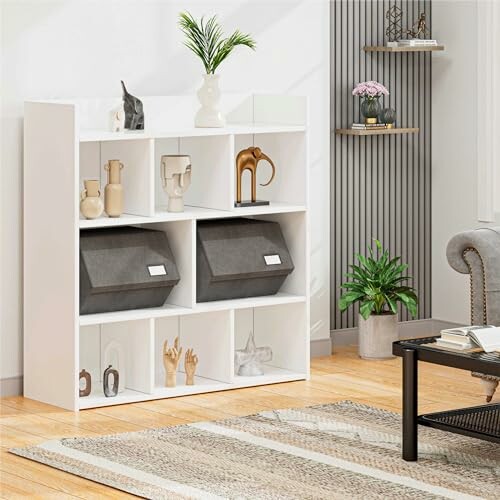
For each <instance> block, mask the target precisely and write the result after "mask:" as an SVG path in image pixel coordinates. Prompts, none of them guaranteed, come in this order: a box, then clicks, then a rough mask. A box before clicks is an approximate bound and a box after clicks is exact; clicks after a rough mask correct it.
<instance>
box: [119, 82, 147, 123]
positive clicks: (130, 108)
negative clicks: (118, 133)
mask: <svg viewBox="0 0 500 500" xmlns="http://www.w3.org/2000/svg"><path fill="white" fill-rule="evenodd" d="M121 83H122V90H123V109H124V111H125V128H126V129H127V130H144V109H143V106H142V101H141V100H140V99H138V98H137V97H135V96H133V95H132V94H129V93H128V91H127V89H126V87H125V84H124V83H123V80H121Z"/></svg>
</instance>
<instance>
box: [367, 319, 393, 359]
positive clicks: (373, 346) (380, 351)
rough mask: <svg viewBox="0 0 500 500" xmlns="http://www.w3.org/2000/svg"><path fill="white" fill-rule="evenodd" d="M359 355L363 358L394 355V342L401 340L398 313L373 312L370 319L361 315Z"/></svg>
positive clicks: (382, 357)
mask: <svg viewBox="0 0 500 500" xmlns="http://www.w3.org/2000/svg"><path fill="white" fill-rule="evenodd" d="M358 332H359V347H358V348H359V356H360V357H361V358H363V359H387V358H392V357H394V356H393V355H392V343H393V342H396V341H397V340H399V334H398V315H397V314H372V315H371V316H370V317H369V318H368V319H366V320H365V319H363V317H362V316H361V315H359V322H358Z"/></svg>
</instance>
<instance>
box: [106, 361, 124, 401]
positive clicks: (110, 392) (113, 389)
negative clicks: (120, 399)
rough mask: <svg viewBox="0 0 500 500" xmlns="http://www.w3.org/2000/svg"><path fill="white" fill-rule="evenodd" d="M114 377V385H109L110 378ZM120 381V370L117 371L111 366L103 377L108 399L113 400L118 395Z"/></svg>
mask: <svg viewBox="0 0 500 500" xmlns="http://www.w3.org/2000/svg"><path fill="white" fill-rule="evenodd" d="M111 376H112V377H113V385H112V386H110V385H109V379H110V377H111ZM119 381H120V375H119V374H118V370H115V369H114V368H113V366H112V365H109V366H108V367H107V368H106V369H105V370H104V374H103V376H102V390H103V392H104V395H105V396H106V397H107V398H113V397H115V396H116V395H117V394H118V384H119Z"/></svg>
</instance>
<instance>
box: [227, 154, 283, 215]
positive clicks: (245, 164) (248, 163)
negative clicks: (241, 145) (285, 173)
mask: <svg viewBox="0 0 500 500" xmlns="http://www.w3.org/2000/svg"><path fill="white" fill-rule="evenodd" d="M260 160H266V161H267V162H269V163H270V165H271V167H272V168H273V173H272V175H271V178H270V179H269V181H268V182H266V183H265V184H261V186H269V184H271V182H272V181H273V179H274V175H275V173H276V167H275V166H274V163H273V162H272V160H271V158H269V156H267V155H266V154H265V153H263V152H262V150H261V149H260V148H257V147H253V146H252V147H249V148H247V149H243V150H241V151H240V152H239V153H238V156H236V205H237V206H239V205H241V178H242V176H243V172H244V171H245V170H250V174H251V176H252V177H251V180H252V203H255V202H256V201H257V165H258V163H259V161H260ZM260 204H264V203H260ZM265 204H269V203H268V202H266V203H265Z"/></svg>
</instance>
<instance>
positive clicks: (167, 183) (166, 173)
mask: <svg viewBox="0 0 500 500" xmlns="http://www.w3.org/2000/svg"><path fill="white" fill-rule="evenodd" d="M160 174H161V183H162V186H163V190H164V191H165V193H167V195H168V207H167V210H168V211H169V212H183V211H184V198H183V196H184V193H185V192H186V191H187V189H188V188H189V186H190V185H191V158H190V157H189V156H188V155H163V156H162V157H161V165H160Z"/></svg>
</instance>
